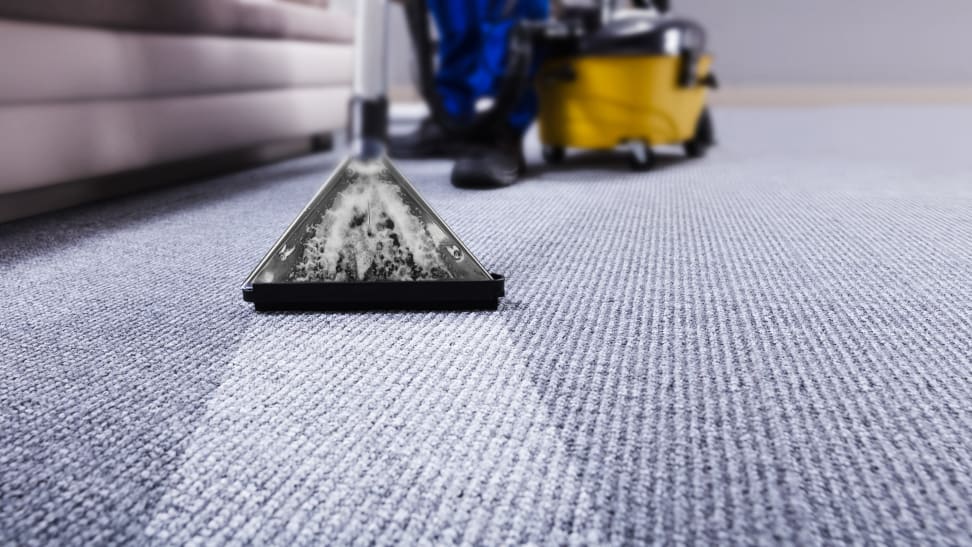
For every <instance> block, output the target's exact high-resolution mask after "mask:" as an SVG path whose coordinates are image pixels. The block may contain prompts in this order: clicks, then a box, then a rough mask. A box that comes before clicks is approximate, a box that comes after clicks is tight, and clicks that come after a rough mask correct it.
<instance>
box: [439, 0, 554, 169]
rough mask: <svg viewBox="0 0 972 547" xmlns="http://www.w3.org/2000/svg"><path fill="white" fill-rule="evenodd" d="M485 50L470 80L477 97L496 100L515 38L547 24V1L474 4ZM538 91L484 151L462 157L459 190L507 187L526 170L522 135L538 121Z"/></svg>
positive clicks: (523, 100)
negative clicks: (526, 25)
mask: <svg viewBox="0 0 972 547" xmlns="http://www.w3.org/2000/svg"><path fill="white" fill-rule="evenodd" d="M475 2H476V3H477V7H478V8H479V11H478V12H477V14H478V16H479V21H480V28H481V31H480V35H481V40H482V46H481V49H480V55H479V57H478V63H477V66H476V70H475V72H473V73H472V75H471V76H470V78H469V82H470V84H471V88H472V90H473V92H474V93H475V96H476V97H477V98H478V97H481V96H495V95H496V94H497V93H498V91H499V86H500V83H501V82H502V81H503V76H504V74H503V73H504V70H505V68H506V61H507V59H506V56H507V49H508V45H509V38H510V32H511V31H512V30H513V28H514V27H515V25H516V24H517V23H519V22H520V21H522V20H524V19H544V18H546V16H547V1H546V0H475ZM537 102H538V101H537V95H536V91H535V90H534V89H533V87H532V86H528V88H527V89H526V90H524V92H523V96H521V97H520V98H519V100H518V101H517V102H516V104H515V106H514V108H513V110H512V112H510V114H509V115H508V116H507V118H506V123H504V124H502V126H501V127H497V128H494V129H493V134H492V135H490V136H489V137H488V138H487V139H486V141H487V142H488V143H489V144H488V146H483V147H480V148H479V149H478V150H473V151H471V152H469V153H467V154H465V155H464V156H462V157H460V158H459V159H458V160H457V161H456V164H455V166H454V167H453V169H452V182H453V184H455V185H457V186H506V185H509V184H512V183H513V182H515V181H516V180H517V179H518V178H519V177H520V175H521V174H523V172H524V171H525V170H526V162H525V161H524V158H523V134H524V133H526V130H527V128H529V127H530V124H531V123H533V119H534V118H535V117H536V114H537V110H538V104H537Z"/></svg>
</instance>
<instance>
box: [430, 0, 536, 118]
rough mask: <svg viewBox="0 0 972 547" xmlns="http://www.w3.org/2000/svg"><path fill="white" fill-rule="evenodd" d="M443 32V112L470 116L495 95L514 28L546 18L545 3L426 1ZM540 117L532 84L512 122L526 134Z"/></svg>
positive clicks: (524, 0) (439, 76)
mask: <svg viewBox="0 0 972 547" xmlns="http://www.w3.org/2000/svg"><path fill="white" fill-rule="evenodd" d="M427 1H428V5H429V9H430V11H431V12H432V17H433V18H434V19H435V23H436V27H437V28H438V30H439V70H438V72H437V73H436V79H435V81H436V87H437V88H438V90H439V94H440V95H441V96H442V99H443V102H444V103H445V105H444V106H445V108H446V110H447V111H449V112H450V113H451V114H453V115H454V116H456V117H457V118H459V119H463V118H468V117H470V116H472V114H473V113H474V111H475V106H476V100H477V99H479V98H481V97H490V96H494V95H495V94H496V92H497V91H498V89H497V88H498V87H499V84H500V82H501V81H502V75H503V68H504V64H505V61H506V49H507V48H506V46H507V40H508V38H509V33H510V30H511V29H512V28H513V25H515V24H516V22H517V21H519V20H521V19H543V18H545V17H546V16H547V1H546V0H427ZM536 114H537V96H536V92H535V91H534V90H533V88H532V86H531V87H529V88H528V89H527V90H526V91H525V92H524V94H523V97H521V98H520V99H519V100H518V101H517V103H516V105H515V107H514V109H513V111H512V112H511V113H510V115H509V118H508V120H507V121H508V123H509V125H510V126H511V127H512V128H513V129H515V130H517V131H520V132H523V131H526V129H527V127H529V125H530V123H531V122H532V121H533V118H534V117H535V116H536Z"/></svg>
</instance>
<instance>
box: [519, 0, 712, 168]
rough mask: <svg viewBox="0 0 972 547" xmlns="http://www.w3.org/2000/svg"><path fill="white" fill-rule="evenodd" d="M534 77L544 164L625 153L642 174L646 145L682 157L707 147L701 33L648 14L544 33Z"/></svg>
mask: <svg viewBox="0 0 972 547" xmlns="http://www.w3.org/2000/svg"><path fill="white" fill-rule="evenodd" d="M545 45H546V51H545V60H544V62H543V64H542V65H541V67H540V71H539V73H538V76H537V81H536V84H537V87H538V91H539V96H540V115H539V126H540V141H541V143H542V144H543V156H544V159H545V160H546V161H547V162H550V163H557V162H559V161H561V160H562V159H563V158H564V155H565V151H566V150H567V149H570V148H580V149H599V150H604V149H615V148H619V147H620V148H625V149H627V150H628V151H629V153H630V158H631V165H632V167H634V168H636V169H647V168H650V167H651V165H652V164H653V161H654V153H653V151H652V147H653V146H662V145H680V146H682V147H683V148H684V150H685V152H686V154H687V155H688V156H690V157H699V156H702V155H704V153H705V151H706V149H707V148H708V147H709V146H711V145H712V144H713V142H714V138H713V129H712V120H711V117H710V115H709V112H708V109H707V108H706V96H707V93H708V90H709V88H712V87H715V85H716V79H715V76H714V75H713V73H712V57H711V55H709V54H708V53H707V52H706V50H705V31H704V30H703V29H702V27H701V26H699V25H698V24H696V23H694V22H692V21H687V20H684V19H677V18H673V17H669V16H665V15H659V14H658V13H656V12H654V11H651V10H637V11H631V12H629V13H627V14H626V15H624V16H621V15H620V14H618V15H617V16H616V18H614V19H613V20H611V21H607V22H604V23H601V24H598V25H596V28H594V29H591V28H588V29H586V31H585V29H584V28H582V27H580V28H579V27H573V28H571V27H569V26H568V27H564V28H561V29H560V32H559V33H558V32H555V33H552V34H551V33H549V32H548V35H547V39H546V40H545Z"/></svg>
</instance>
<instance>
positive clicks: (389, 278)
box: [243, 0, 504, 310]
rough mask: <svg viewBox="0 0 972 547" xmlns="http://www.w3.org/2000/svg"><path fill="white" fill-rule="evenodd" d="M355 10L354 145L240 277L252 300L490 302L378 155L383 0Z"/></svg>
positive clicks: (497, 279) (475, 265)
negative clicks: (280, 234)
mask: <svg viewBox="0 0 972 547" xmlns="http://www.w3.org/2000/svg"><path fill="white" fill-rule="evenodd" d="M356 10H357V13H356V15H355V56H354V95H353V98H352V99H351V105H350V118H351V119H350V135H351V146H352V153H351V156H350V157H349V158H347V159H346V160H344V161H343V162H342V163H341V164H340V165H339V166H338V167H337V169H335V171H334V172H333V173H332V174H331V177H330V178H329V179H328V180H327V182H326V183H325V184H324V186H323V187H321V189H320V190H319V191H318V193H317V195H316V196H314V198H313V199H312V200H311V201H310V203H309V204H308V205H307V206H306V207H305V208H304V210H303V212H301V213H300V215H298V217H297V219H296V220H295V221H294V222H293V224H291V225H290V227H289V228H288V229H287V231H286V232H285V233H284V235H283V237H281V238H280V239H279V240H278V241H277V242H276V243H275V244H274V245H273V247H272V248H271V249H270V252H268V253H267V255H266V256H265V257H264V258H263V260H261V261H260V264H259V265H258V266H257V267H256V269H254V270H253V273H251V274H250V276H249V277H248V278H247V280H246V281H245V282H244V284H243V299H244V300H246V301H247V302H253V304H254V306H255V307H256V309H257V310H277V309H290V310H293V309H361V308H381V309H400V308H419V309H468V308H485V309H495V308H496V307H497V305H498V302H499V298H500V297H502V296H503V294H504V279H503V276H501V275H497V274H491V273H490V272H488V271H487V270H486V269H485V268H484V267H483V265H482V264H480V262H479V260H477V259H476V257H475V256H473V254H472V253H471V252H469V249H467V248H466V246H465V245H464V244H463V243H462V241H460V240H459V238H458V237H457V236H456V234H455V233H453V231H452V230H450V229H449V227H448V226H447V225H446V223H445V222H443V221H442V219H441V218H440V217H439V216H438V215H437V214H436V213H435V212H434V211H433V210H432V208H431V207H430V206H429V205H428V204H427V203H426V202H425V200H423V199H422V197H421V196H420V195H419V193H418V192H417V191H416V190H415V188H414V187H413V186H412V185H411V184H410V183H409V182H408V180H406V179H405V177H404V176H403V175H402V174H401V173H400V172H399V171H398V169H396V168H395V166H394V165H393V164H392V163H391V161H390V160H389V159H388V157H387V156H386V155H385V141H386V137H387V135H386V132H387V125H388V123H387V122H388V102H387V100H386V93H385V92H386V74H387V71H386V64H387V44H386V37H387V11H388V6H387V1H386V0H359V1H358V2H356Z"/></svg>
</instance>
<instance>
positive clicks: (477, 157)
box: [452, 130, 526, 188]
mask: <svg viewBox="0 0 972 547" xmlns="http://www.w3.org/2000/svg"><path fill="white" fill-rule="evenodd" d="M524 173H526V160H525V159H524V158H523V136H522V135H519V134H516V133H514V132H513V131H511V130H504V131H502V132H501V133H500V134H499V135H498V136H497V138H496V139H495V140H493V141H492V144H491V145H489V146H480V147H477V148H476V149H475V150H472V151H469V152H467V153H466V154H464V155H463V156H461V157H460V158H459V159H458V160H456V164H455V165H454V166H453V167H452V184H454V185H456V186H459V187H462V188H490V187H493V188H495V187H500V186H509V185H511V184H513V183H514V182H516V181H517V179H519V178H520V176H521V175H523V174H524Z"/></svg>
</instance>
